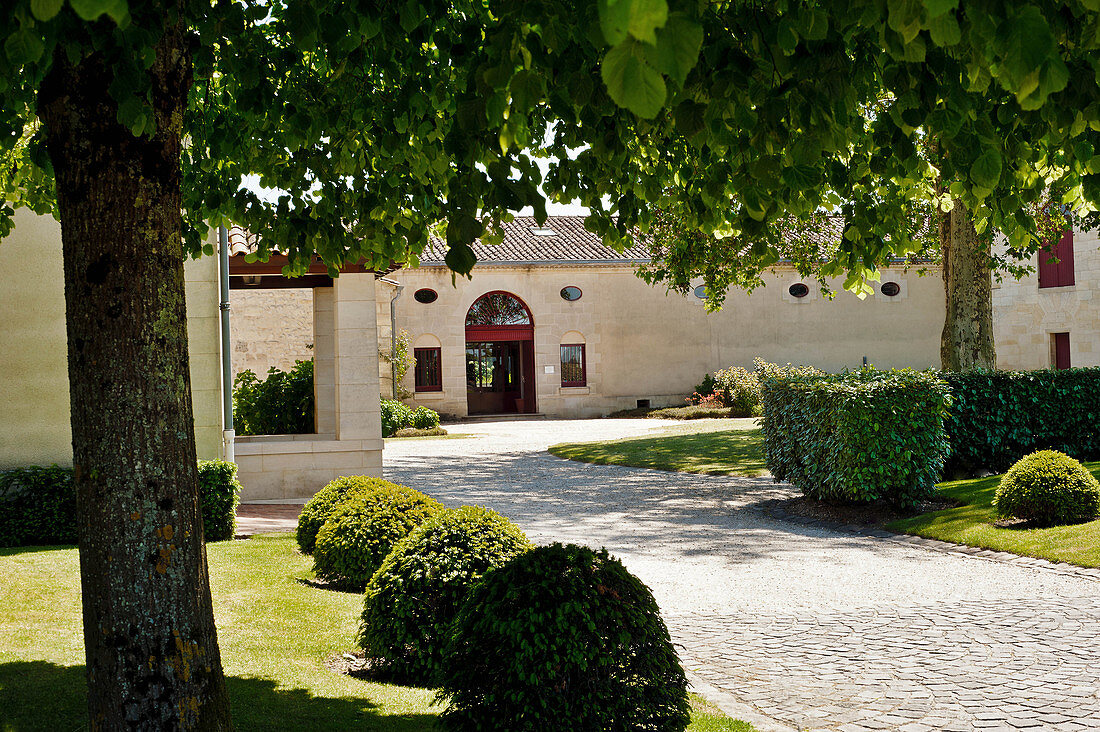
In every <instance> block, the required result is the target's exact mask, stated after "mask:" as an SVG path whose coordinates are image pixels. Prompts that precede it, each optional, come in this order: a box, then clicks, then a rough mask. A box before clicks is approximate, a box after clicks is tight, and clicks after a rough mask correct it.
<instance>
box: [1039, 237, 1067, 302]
mask: <svg viewBox="0 0 1100 732" xmlns="http://www.w3.org/2000/svg"><path fill="white" fill-rule="evenodd" d="M1051 259H1057V260H1058V261H1057V262H1052V261H1050V260H1051ZM1072 284H1074V277H1073V229H1069V230H1067V231H1066V233H1064V234H1062V238H1061V239H1059V240H1058V243H1057V244H1055V245H1054V246H1053V247H1051V248H1050V251H1047V250H1046V249H1040V250H1039V287H1044V288H1045V287H1069V286H1070V285H1072Z"/></svg>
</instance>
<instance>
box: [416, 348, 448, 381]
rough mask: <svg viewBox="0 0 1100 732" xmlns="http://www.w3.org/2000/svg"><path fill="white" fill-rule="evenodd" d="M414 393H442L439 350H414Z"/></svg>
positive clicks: (440, 353) (440, 352)
mask: <svg viewBox="0 0 1100 732" xmlns="http://www.w3.org/2000/svg"><path fill="white" fill-rule="evenodd" d="M413 358H415V359H416V366H415V367H414V377H413V378H414V381H415V383H416V391H443V353H442V349H440V348H414V349H413Z"/></svg>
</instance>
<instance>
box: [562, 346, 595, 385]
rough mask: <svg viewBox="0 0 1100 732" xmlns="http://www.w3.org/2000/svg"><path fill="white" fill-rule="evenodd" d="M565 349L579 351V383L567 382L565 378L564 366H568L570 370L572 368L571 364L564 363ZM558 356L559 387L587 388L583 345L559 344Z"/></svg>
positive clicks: (585, 356) (586, 362)
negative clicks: (559, 360) (559, 363)
mask: <svg viewBox="0 0 1100 732" xmlns="http://www.w3.org/2000/svg"><path fill="white" fill-rule="evenodd" d="M566 348H579V349H580V355H581V363H580V366H581V379H580V381H576V380H572V381H567V380H566V378H565V370H566V366H567V365H568V366H570V367H571V368H572V366H573V364H572V363H569V364H566V361H565V357H566V354H565V349H566ZM560 355H561V385H562V386H588V355H587V354H586V353H585V352H584V344H583V343H562V344H561V351H560Z"/></svg>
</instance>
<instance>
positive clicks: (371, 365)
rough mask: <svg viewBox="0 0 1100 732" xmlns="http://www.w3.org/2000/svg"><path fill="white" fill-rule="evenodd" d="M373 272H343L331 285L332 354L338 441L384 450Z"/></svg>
mask: <svg viewBox="0 0 1100 732" xmlns="http://www.w3.org/2000/svg"><path fill="white" fill-rule="evenodd" d="M376 309H377V304H376V301H375V282H374V274H373V273H370V272H367V273H345V274H342V275H340V276H339V277H337V278H336V280H335V281H334V283H333V335H334V338H333V344H334V346H335V348H334V352H335V355H336V364H335V366H336V368H335V375H336V439H337V440H365V441H370V444H369V445H367V444H364V446H363V447H364V449H365V450H370V449H377V450H381V448H382V421H381V414H380V411H379V404H378V399H379V383H378V323H377V319H376V317H375V314H376Z"/></svg>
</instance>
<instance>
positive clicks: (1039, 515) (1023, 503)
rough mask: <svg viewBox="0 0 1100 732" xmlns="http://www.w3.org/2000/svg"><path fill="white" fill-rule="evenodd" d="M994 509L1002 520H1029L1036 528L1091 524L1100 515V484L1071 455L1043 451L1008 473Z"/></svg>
mask: <svg viewBox="0 0 1100 732" xmlns="http://www.w3.org/2000/svg"><path fill="white" fill-rule="evenodd" d="M993 508H994V509H995V510H996V511H997V515H998V516H1000V517H1001V518H1011V517H1015V518H1020V519H1025V520H1027V521H1030V522H1031V523H1033V524H1035V525H1036V526H1058V525H1061V524H1076V523H1081V522H1082V521H1090V520H1092V519H1094V518H1096V517H1097V515H1100V482H1097V480H1096V478H1094V477H1092V474H1091V473H1090V472H1089V471H1087V470H1085V467H1084V466H1083V465H1081V463H1079V462H1077V461H1076V460H1074V459H1073V458H1071V457H1070V456H1069V455H1066V454H1065V453H1062V452H1058V451H1057V450H1040V451H1038V452H1033V453H1031V454H1030V455H1025V456H1024V457H1022V458H1020V459H1019V460H1018V461H1017V462H1016V464H1015V465H1013V466H1012V467H1011V468H1009V469H1008V472H1007V473H1005V476H1004V477H1003V478H1001V485H1000V486H998V488H997V495H996V497H995V498H994V499H993Z"/></svg>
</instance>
